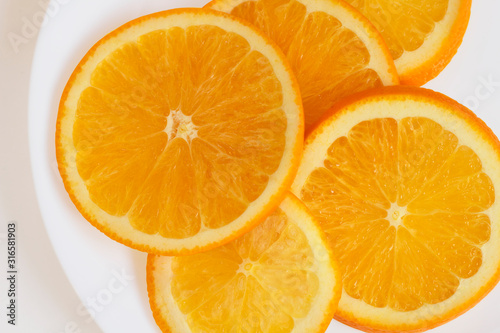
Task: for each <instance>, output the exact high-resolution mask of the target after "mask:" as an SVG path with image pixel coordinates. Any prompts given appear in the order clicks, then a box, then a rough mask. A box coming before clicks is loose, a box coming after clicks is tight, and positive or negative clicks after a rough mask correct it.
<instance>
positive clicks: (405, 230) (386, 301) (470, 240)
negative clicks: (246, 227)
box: [292, 86, 500, 332]
mask: <svg viewBox="0 0 500 333" xmlns="http://www.w3.org/2000/svg"><path fill="white" fill-rule="evenodd" d="M329 115H330V116H329V117H328V118H327V119H326V120H325V121H324V122H323V123H321V124H320V125H319V126H318V127H317V128H316V129H315V130H314V131H313V132H312V133H311V135H310V136H309V137H308V138H307V140H306V144H305V151H304V158H303V161H302V164H301V166H300V167H299V171H298V174H297V178H296V179H295V182H294V184H293V185H292V190H293V192H294V193H295V194H296V195H297V196H298V197H299V198H300V199H301V200H302V201H303V202H304V203H305V204H306V206H308V208H309V209H310V210H311V212H312V214H313V215H314V216H315V217H316V218H317V219H318V221H319V222H320V224H321V226H322V228H323V230H325V232H326V233H327V237H328V239H329V242H330V245H331V246H332V247H333V249H334V251H335V253H336V254H338V259H339V263H340V266H341V269H342V270H343V295H342V298H341V301H340V304H339V310H338V312H337V314H336V317H337V318H338V319H339V320H340V321H342V322H345V323H347V324H348V325H351V326H353V327H357V328H360V329H362V330H365V331H368V332H382V331H383V332H421V331H425V330H426V329H430V328H433V327H436V326H438V325H441V324H443V323H445V322H447V321H449V320H451V319H453V318H455V317H456V316H458V315H460V314H462V313H464V312H465V311H467V310H468V309H470V308H471V307H472V306H474V305H475V304H476V303H477V302H479V300H481V299H482V298H483V297H484V296H485V295H486V294H487V293H488V292H489V291H490V290H491V289H492V288H493V287H494V286H495V285H496V284H497V282H498V280H499V279H500V201H499V200H498V195H497V194H498V190H499V189H500V173H499V172H498V170H500V142H499V141H498V139H497V138H496V137H495V135H494V134H493V132H492V131H491V130H490V129H489V128H488V127H487V126H486V125H485V124H484V123H483V122H482V121H481V120H479V119H478V118H477V117H476V116H475V115H474V114H473V113H472V112H471V111H469V110H468V109H466V108H465V107H463V106H461V105H460V104H458V103H457V102H455V101H453V100H451V99H449V98H448V97H446V96H443V95H441V94H439V93H436V92H433V91H430V90H425V89H421V88H413V87H404V86H400V87H386V88H381V89H375V90H374V91H369V92H365V93H361V94H359V95H356V96H352V97H350V98H348V99H346V100H345V101H343V102H341V103H339V104H338V105H337V106H336V107H335V108H334V109H333V110H332V111H331V113H329Z"/></svg>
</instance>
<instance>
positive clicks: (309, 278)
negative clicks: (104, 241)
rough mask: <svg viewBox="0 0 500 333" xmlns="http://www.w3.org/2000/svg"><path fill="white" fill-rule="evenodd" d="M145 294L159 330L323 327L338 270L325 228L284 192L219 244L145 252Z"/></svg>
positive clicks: (334, 299) (333, 301)
mask: <svg viewBox="0 0 500 333" xmlns="http://www.w3.org/2000/svg"><path fill="white" fill-rule="evenodd" d="M147 282H148V294H149V302H150V304H151V309H152V311H153V315H154V318H155V320H156V323H157V324H158V326H159V327H160V328H161V330H162V331H163V332H173V333H176V332H179V333H181V332H182V333H188V332H283V333H286V332H297V333H298V332H308V333H314V332H324V331H325V330H326V328H327V326H328V324H329V323H330V321H331V320H332V318H333V314H334V313H335V310H336V308H337V304H338V301H339V299H340V295H341V286H340V284H341V276H340V273H339V269H338V266H337V264H336V262H335V261H334V259H333V257H332V253H331V251H330V248H329V247H328V246H327V241H326V238H325V237H324V233H323V232H322V231H321V229H320V227H319V225H318V224H317V222H316V221H315V220H314V219H313V218H312V217H311V215H310V214H309V212H308V211H307V208H306V207H305V206H304V204H302V203H301V202H300V201H299V200H298V199H297V198H296V197H295V196H293V195H291V194H290V195H288V196H287V197H286V198H285V200H284V201H283V202H282V203H281V205H280V206H279V208H278V209H277V210H276V211H275V212H274V213H272V214H271V215H270V216H269V217H267V219H266V220H265V221H264V222H263V223H262V224H260V225H259V226H257V227H256V228H255V229H253V230H252V231H250V232H249V233H247V234H245V235H244V236H242V237H241V238H238V239H236V240H234V241H232V242H230V243H228V244H226V245H223V246H221V247H219V248H216V249H213V250H210V251H207V252H204V253H199V254H195V255H189V256H183V257H162V256H156V255H149V256H148V265H147Z"/></svg>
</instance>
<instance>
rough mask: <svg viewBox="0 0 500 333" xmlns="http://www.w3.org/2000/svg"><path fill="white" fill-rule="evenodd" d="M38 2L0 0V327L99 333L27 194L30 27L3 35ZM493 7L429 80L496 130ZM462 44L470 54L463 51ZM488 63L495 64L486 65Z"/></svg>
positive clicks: (478, 0) (498, 59)
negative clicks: (12, 269) (9, 246)
mask: <svg viewBox="0 0 500 333" xmlns="http://www.w3.org/2000/svg"><path fill="white" fill-rule="evenodd" d="M45 1H46V0H45ZM74 1H85V0H74ZM103 1H106V0H103ZM179 2H182V0H179ZM45 6H46V5H45V4H44V2H43V1H39V0H0V112H1V115H2V117H1V120H0V332H2V333H3V332H7V333H10V332H23V333H25V332H26V333H31V332H37V333H38V332H53V333H62V332H67V333H69V332H74V333H76V332H92V333H94V332H96V333H99V332H101V331H100V329H99V328H98V327H97V326H96V325H95V324H94V323H93V322H92V321H83V320H82V315H81V314H78V313H77V310H78V308H79V306H80V304H81V301H80V300H79V299H78V297H77V296H76V293H75V292H74V291H73V289H72V287H71V285H70V283H69V281H68V279H67V278H66V276H65V274H64V272H63V270H62V268H61V266H60V264H59V262H58V259H57V258H56V255H55V253H54V250H53V249H52V246H51V244H50V241H49V239H48V237H47V233H46V231H45V229H44V225H43V223H42V220H41V216H40V212H39V209H38V206H37V202H36V197H35V193H34V188H33V181H32V176H31V166H30V161H29V149H28V131H27V123H28V119H27V106H28V87H29V78H30V67H31V61H32V57H33V52H34V48H35V46H36V40H37V31H34V32H33V33H32V34H30V36H28V37H24V38H25V40H24V42H23V43H22V44H19V45H17V48H16V47H13V45H12V44H11V42H10V41H9V37H8V36H9V33H15V34H17V35H23V33H22V29H23V26H24V25H25V22H26V20H27V21H30V22H33V17H34V15H35V16H36V15H38V14H39V13H42V14H43V12H44V10H43V9H44V7H45ZM499 10H500V5H499V2H498V0H474V6H473V15H472V17H471V22H470V26H469V30H468V32H467V35H466V37H465V40H464V44H463V47H462V49H461V51H459V53H458V54H457V56H456V57H455V58H454V59H453V61H452V63H451V64H450V65H449V66H448V67H447V68H446V69H445V71H444V72H443V73H442V74H441V75H440V77H438V78H437V79H436V80H434V81H432V82H431V83H430V84H429V85H428V86H429V87H431V88H433V89H436V90H438V91H441V92H443V93H445V94H448V95H450V96H451V97H452V98H455V99H457V100H458V101H459V102H462V103H465V104H467V105H468V106H470V107H474V110H475V111H476V112H477V114H478V115H479V116H480V117H482V118H483V119H484V120H485V121H486V122H487V123H488V124H490V126H491V125H492V124H495V125H496V128H499V125H500V124H497V123H498V119H499V113H500V88H499V87H489V88H491V90H488V87H485V84H484V82H485V80H486V81H487V80H488V79H489V78H492V79H493V80H494V81H495V82H500V38H499V37H498V35H499V33H500V23H499V21H498V17H497V15H498V13H499ZM25 36H26V35H25ZM463 49H467V50H472V51H473V52H474V53H471V52H468V53H467V54H466V53H464V52H463V51H462V50H463ZM471 54H472V58H471ZM492 63H493V64H496V65H495V66H493V67H492V65H491V64H492ZM461 78H462V79H461ZM463 78H467V79H466V80H463ZM497 134H498V133H497ZM12 220H13V221H16V222H17V224H18V234H17V238H18V271H19V275H18V286H17V287H18V291H19V294H18V299H17V301H18V312H17V315H18V318H17V319H18V325H17V326H16V327H15V328H13V327H11V326H7V325H6V320H5V319H6V316H5V304H6V301H7V298H6V289H7V283H6V279H5V278H4V274H5V271H6V258H5V256H6V254H5V247H6V240H5V231H6V225H7V223H8V221H12ZM77 264H78V263H75V265H77ZM88 274H95V272H88ZM497 289H498V288H497ZM497 294H498V293H497ZM475 310H476V309H475ZM497 311H498V310H497ZM103 315H105V313H103ZM476 318H478V317H476ZM72 323H77V326H78V330H74V329H72V325H73V324H72ZM490 329H493V327H490ZM497 329H498V328H497ZM499 332H500V330H499ZM474 333H475V332H474Z"/></svg>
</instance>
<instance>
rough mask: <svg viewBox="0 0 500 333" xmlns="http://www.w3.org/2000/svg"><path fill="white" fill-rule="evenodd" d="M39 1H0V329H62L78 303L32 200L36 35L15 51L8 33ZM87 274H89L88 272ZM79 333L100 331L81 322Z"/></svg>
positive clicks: (25, 332) (40, 332) (73, 318)
mask: <svg viewBox="0 0 500 333" xmlns="http://www.w3.org/2000/svg"><path fill="white" fill-rule="evenodd" d="M45 6H46V5H44V2H41V3H39V0H0V114H1V118H0V332H2V333H4V332H6V333H11V332H12V333H14V332H22V333H45V332H47V333H49V332H50V333H63V332H64V333H66V332H68V333H69V332H71V325H68V323H71V322H82V320H81V316H80V315H78V314H77V312H76V311H77V309H78V307H79V305H80V301H79V299H78V298H77V296H76V293H75V292H74V291H73V288H72V287H71V285H70V283H69V281H68V279H67V278H66V276H65V274H64V272H63V270H62V268H61V266H60V264H59V261H58V260H57V258H56V255H55V253H54V250H53V249H52V245H51V244H50V241H49V239H48V237H47V233H46V231H45V228H44V225H43V222H42V219H41V216H40V212H39V209H38V205H37V202H36V197H35V192H34V188H33V180H32V176H31V167H30V161H29V150H28V130H27V127H28V126H27V125H28V119H27V107H28V88H29V77H30V68H31V61H32V57H33V51H34V48H35V45H36V35H35V36H33V37H30V38H28V39H27V42H26V43H24V44H22V45H19V50H18V52H17V53H16V52H15V49H14V48H13V47H12V45H11V43H10V42H9V39H8V33H9V32H14V33H16V34H19V35H21V29H22V26H23V24H24V21H23V18H26V19H28V20H31V19H32V17H33V15H34V14H36V13H38V12H40V11H42V12H43V10H42V9H43V8H44V7H45ZM11 220H14V221H17V223H18V234H17V238H18V240H19V245H18V267H19V275H18V277H19V280H18V286H17V287H18V290H19V297H18V299H17V301H18V306H19V308H18V313H17V314H18V320H19V321H18V325H17V326H16V327H14V328H13V327H11V326H10V325H7V324H6V320H5V319H6V315H5V311H6V309H5V304H6V302H7V297H6V290H7V289H6V288H7V283H6V282H7V281H6V278H5V277H4V276H5V272H6V258H5V256H6V246H7V245H6V240H5V232H6V230H7V222H8V221H11ZM89 274H91V273H89ZM79 329H80V330H81V332H82V333H83V332H85V333H86V332H91V333H99V332H101V330H100V329H99V328H98V327H97V326H96V325H95V324H94V323H93V322H86V321H83V323H82V324H80V325H79Z"/></svg>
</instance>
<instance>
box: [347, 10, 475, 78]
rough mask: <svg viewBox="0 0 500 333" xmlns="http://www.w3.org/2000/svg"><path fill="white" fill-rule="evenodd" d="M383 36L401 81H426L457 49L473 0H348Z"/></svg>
mask: <svg viewBox="0 0 500 333" xmlns="http://www.w3.org/2000/svg"><path fill="white" fill-rule="evenodd" d="M346 1H347V2H348V3H350V4H351V5H353V6H354V7H355V8H356V9H358V10H359V11H360V12H362V13H363V14H364V15H365V16H366V17H367V18H368V19H369V20H370V21H371V22H372V23H373V24H374V25H375V27H377V29H378V30H379V31H380V33H381V34H382V36H383V37H384V39H385V41H386V42H387V45H388V46H389V49H390V50H391V54H392V57H393V58H394V62H395V63H396V68H397V69H398V73H399V76H400V78H401V83H403V84H410V85H418V86H420V85H423V84H424V83H426V82H427V81H429V80H431V79H433V78H434V77H436V76H437V75H438V74H439V73H440V72H441V71H442V70H443V69H444V68H445V67H446V65H448V63H449V62H450V61H451V59H452V58H453V56H454V55H455V53H456V52H457V50H458V47H459V46H460V44H461V43H462V39H463V37H464V34H465V31H466V30H467V25H468V23H469V16H470V8H471V2H472V0H418V1H410V0H397V1H394V0H346Z"/></svg>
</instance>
